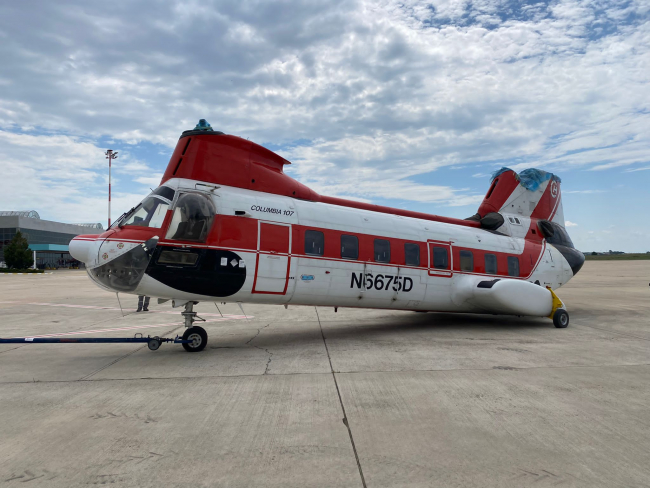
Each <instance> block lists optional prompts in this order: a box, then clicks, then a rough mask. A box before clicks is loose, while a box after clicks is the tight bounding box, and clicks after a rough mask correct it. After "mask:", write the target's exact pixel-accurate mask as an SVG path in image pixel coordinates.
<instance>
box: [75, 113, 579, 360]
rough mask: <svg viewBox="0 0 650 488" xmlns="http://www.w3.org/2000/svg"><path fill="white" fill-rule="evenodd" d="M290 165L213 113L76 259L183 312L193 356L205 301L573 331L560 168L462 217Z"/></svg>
mask: <svg viewBox="0 0 650 488" xmlns="http://www.w3.org/2000/svg"><path fill="white" fill-rule="evenodd" d="M287 164H290V162H289V161H287V160H285V159H284V158H282V157H281V156H279V155H277V154H275V153H274V152H272V151H270V150H268V149H266V148H264V147H262V146H260V145H258V144H255V143H253V142H250V141H248V140H246V139H242V138H240V137H235V136H232V135H227V134H224V133H223V132H219V131H216V130H213V129H212V128H211V127H210V125H209V124H208V123H207V122H206V121H205V120H203V119H201V121H200V122H199V124H198V125H197V126H196V127H195V128H194V129H193V130H188V131H185V132H183V133H182V135H181V137H180V139H179V140H178V143H177V145H176V149H175V150H174V152H173V154H172V156H171V159H170V161H169V165H168V166H167V170H166V171H165V173H164V176H163V178H162V181H161V182H160V186H159V187H158V188H156V189H155V190H153V191H152V192H151V194H150V195H149V196H147V197H146V198H145V199H144V200H143V201H142V202H141V203H140V204H139V205H137V206H136V207H134V208H132V209H131V210H130V211H128V212H126V213H125V214H123V215H122V216H121V217H120V218H119V219H117V220H116V221H115V222H114V223H113V225H112V226H111V227H110V228H109V229H108V230H107V231H106V232H104V233H102V234H99V235H80V236H78V237H75V238H74V239H73V240H72V242H71V243H70V253H71V254H72V256H73V257H74V258H75V259H77V260H79V261H82V262H84V263H85V264H86V269H87V272H88V275H89V276H90V278H91V279H92V280H93V281H94V282H95V283H96V284H97V285H99V286H100V287H102V288H104V289H106V290H110V291H113V292H119V293H131V294H135V295H147V296H151V297H157V298H158V299H159V302H163V301H166V300H173V302H172V303H173V306H174V307H184V310H183V312H182V315H183V316H184V319H185V326H186V327H187V329H186V331H185V334H184V335H183V337H182V340H177V341H176V342H181V343H182V345H183V347H184V348H185V349H186V350H187V351H190V352H196V351H201V350H202V349H204V348H205V346H206V345H207V340H208V336H207V333H206V331H205V330H204V329H203V328H202V327H199V326H197V325H195V322H196V321H197V320H200V318H199V317H197V314H196V312H194V310H193V307H194V305H195V304H197V303H199V302H203V301H211V302H217V301H219V302H240V303H264V304H278V305H289V304H291V305H315V306H316V305H317V306H329V307H335V308H338V307H356V308H374V309H393V310H413V311H444V312H464V313H467V312H470V313H490V314H508V315H522V316H539V317H549V318H551V319H552V320H553V323H554V324H555V326H556V327H558V328H564V327H567V326H568V324H569V315H568V313H567V311H566V308H565V306H564V303H563V302H562V301H561V300H560V299H559V298H558V297H557V295H556V294H555V292H554V290H556V289H557V288H559V287H561V286H562V285H564V284H566V283H567V282H568V281H569V280H570V279H571V278H572V277H573V276H574V275H575V274H576V273H577V272H578V271H579V270H580V268H581V267H582V265H583V263H584V255H583V254H582V253H581V252H579V251H578V250H576V249H575V248H574V246H573V244H572V242H571V239H570V238H569V236H568V234H567V232H566V230H565V226H564V213H563V209H562V196H561V191H560V183H561V182H560V179H559V178H558V177H557V176H555V175H553V174H551V173H547V172H544V171H541V170H535V169H528V170H524V171H522V172H521V173H519V174H517V173H516V172H515V171H513V170H510V169H507V168H503V169H501V170H500V171H498V172H496V173H495V174H494V176H493V178H492V182H491V185H490V187H489V189H488V191H487V194H486V195H485V198H484V200H483V202H482V203H481V205H480V206H479V208H478V211H477V213H476V214H475V215H474V216H472V217H470V218H468V219H466V220H461V219H455V218H448V217H441V216H437V215H430V214H426V213H420V212H412V211H407V210H400V209H396V208H389V207H382V206H378V205H372V204H368V203H361V202H356V201H350V200H345V199H340V198H334V197H328V196H324V195H319V194H317V193H316V192H314V191H313V190H311V189H309V188H308V187H306V186H305V185H302V184H301V183H299V182H297V181H296V180H294V179H292V178H291V177H289V176H288V175H286V174H285V173H284V172H283V168H284V166H285V165H287ZM168 341H171V339H169V340H168ZM157 345H159V343H158V344H157ZM157 345H156V344H154V347H151V346H150V348H151V349H157Z"/></svg>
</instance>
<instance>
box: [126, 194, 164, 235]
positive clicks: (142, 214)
mask: <svg viewBox="0 0 650 488" xmlns="http://www.w3.org/2000/svg"><path fill="white" fill-rule="evenodd" d="M168 208H169V202H167V201H165V200H164V199H162V198H159V197H157V196H150V197H147V198H145V199H144V200H143V201H142V203H141V204H140V205H138V206H137V207H135V209H133V210H132V211H131V212H130V213H129V214H127V215H126V216H125V218H124V220H123V221H122V222H121V223H120V227H121V226H125V225H136V226H139V227H154V228H156V229H159V228H161V227H162V224H163V221H164V220H165V215H166V214H167V209H168Z"/></svg>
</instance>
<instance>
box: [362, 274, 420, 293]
mask: <svg viewBox="0 0 650 488" xmlns="http://www.w3.org/2000/svg"><path fill="white" fill-rule="evenodd" d="M364 285H365V286H364ZM355 287H356V288H359V289H366V290H372V289H375V290H393V291H404V292H409V291H411V290H412V289H413V280H412V279H411V278H409V277H408V276H394V275H389V274H377V275H373V274H372V273H366V275H365V280H364V274H363V273H352V279H351V280H350V288H355Z"/></svg>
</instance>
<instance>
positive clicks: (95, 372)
mask: <svg viewBox="0 0 650 488" xmlns="http://www.w3.org/2000/svg"><path fill="white" fill-rule="evenodd" d="M180 327H182V325H176V327H174V328H173V329H170V330H168V331H165V332H163V334H162V335H163V336H165V335H167V334H171V333H172V332H174V331H175V330H176V329H179V328H180ZM145 346H147V344H143V345H142V346H140V347H138V348H136V349H134V350H133V351H130V352H129V353H128V354H125V355H123V356H121V357H119V358H117V359H115V360H114V361H112V362H110V363H108V364H107V365H105V366H103V367H101V368H99V369H98V370H96V371H93V372H92V373H90V374H88V375H86V376H83V377H81V378H79V380H78V381H86V380H88V378H90V377H92V376H94V375H96V374H97V373H99V372H101V371H104V370H105V369H108V368H110V367H111V366H113V365H114V364H116V363H119V362H120V361H121V360H122V359H125V358H128V357H129V356H131V355H133V354H135V353H136V352H138V351H141V350H142V349H144V348H145ZM147 347H148V346H147Z"/></svg>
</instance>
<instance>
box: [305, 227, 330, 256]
mask: <svg viewBox="0 0 650 488" xmlns="http://www.w3.org/2000/svg"><path fill="white" fill-rule="evenodd" d="M324 249H325V236H324V235H323V233H322V232H320V231H318V230H308V231H305V254H309V255H311V256H322V255H323V250H324Z"/></svg>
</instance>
